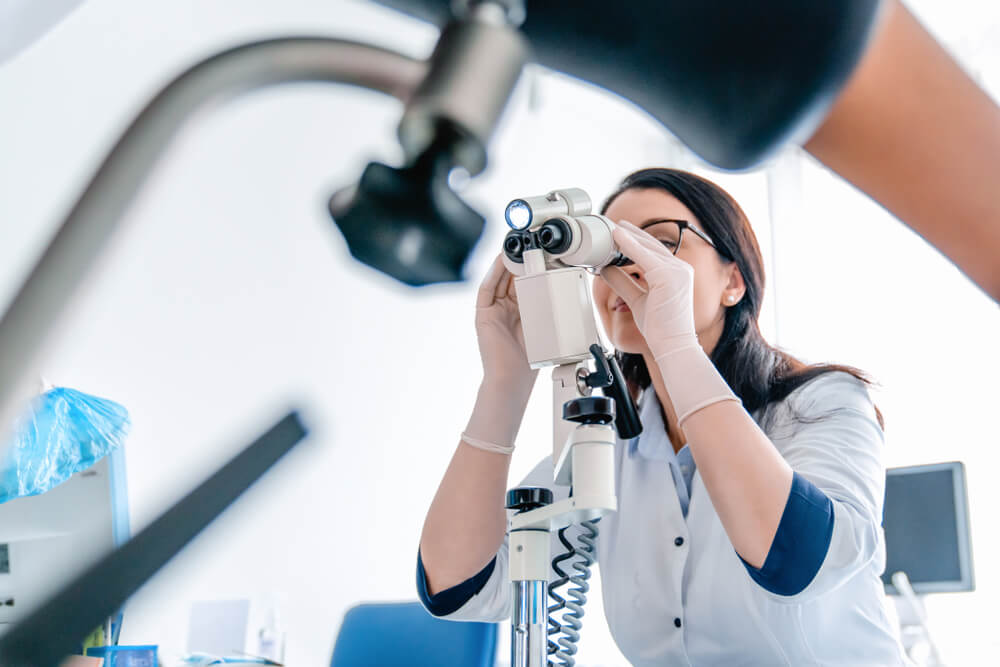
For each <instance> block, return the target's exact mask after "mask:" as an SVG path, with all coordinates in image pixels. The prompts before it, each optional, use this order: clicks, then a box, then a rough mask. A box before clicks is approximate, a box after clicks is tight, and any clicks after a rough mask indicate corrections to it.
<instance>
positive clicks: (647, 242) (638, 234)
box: [617, 220, 673, 257]
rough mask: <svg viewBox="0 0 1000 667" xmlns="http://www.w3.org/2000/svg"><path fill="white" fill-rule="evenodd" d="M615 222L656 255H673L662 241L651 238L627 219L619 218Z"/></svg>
mask: <svg viewBox="0 0 1000 667" xmlns="http://www.w3.org/2000/svg"><path fill="white" fill-rule="evenodd" d="M617 224H618V226H619V227H621V228H622V229H624V230H625V231H627V232H629V233H630V234H631V235H632V238H634V239H636V240H638V241H639V242H640V243H642V244H643V245H644V246H646V247H647V248H649V249H650V250H651V251H653V252H654V253H656V254H657V255H659V256H661V257H665V256H667V255H670V256H673V253H672V252H670V251H669V250H667V249H666V248H665V247H664V246H663V243H661V242H660V241H659V240H657V239H655V238H653V236H652V235H651V234H650V233H649V232H647V231H646V230H644V229H639V228H638V227H636V226H635V225H633V224H632V223H631V222H629V221H628V220H621V221H619V222H618V223H617Z"/></svg>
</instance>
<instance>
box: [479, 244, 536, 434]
mask: <svg viewBox="0 0 1000 667" xmlns="http://www.w3.org/2000/svg"><path fill="white" fill-rule="evenodd" d="M476 336H477V338H478V341H479V356H480V358H481V360H482V362H483V383H482V385H481V386H480V389H479V397H478V400H477V401H476V407H475V409H474V410H473V413H472V417H471V418H470V419H469V424H468V426H467V427H466V429H465V433H463V434H462V436H463V438H462V439H463V440H465V442H467V443H468V444H470V445H472V446H474V447H478V448H480V449H485V450H487V451H494V452H499V453H504V454H509V453H510V452H512V451H513V450H514V439H515V437H516V436H517V430H518V428H520V425H521V419H522V418H523V417H524V409H525V407H526V406H527V403H528V398H529V397H530V396H531V389H532V387H533V386H534V384H535V378H536V377H537V376H538V371H537V370H532V368H531V366H530V365H529V364H528V354H527V352H526V350H525V346H524V330H523V328H522V327H521V312H520V310H518V305H517V292H516V291H515V289H514V276H513V275H512V274H511V273H510V271H508V270H507V267H505V266H504V264H503V259H502V256H501V255H497V258H496V260H495V261H494V262H493V265H492V266H491V267H490V270H489V272H488V273H487V274H486V277H485V278H484V279H483V282H482V284H481V285H480V286H479V294H478V295H477V297H476Z"/></svg>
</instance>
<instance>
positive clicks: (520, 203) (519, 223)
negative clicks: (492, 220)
mask: <svg viewBox="0 0 1000 667" xmlns="http://www.w3.org/2000/svg"><path fill="white" fill-rule="evenodd" d="M504 216H505V217H506V218H507V225H508V226H509V227H510V228H511V229H517V230H519V231H520V230H522V229H527V228H528V227H529V226H530V225H531V207H530V206H528V203H527V202H526V201H524V200H523V199H515V200H514V201H512V202H511V203H509V204H507V210H506V212H505V213H504Z"/></svg>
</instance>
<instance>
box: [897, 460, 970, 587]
mask: <svg viewBox="0 0 1000 667" xmlns="http://www.w3.org/2000/svg"><path fill="white" fill-rule="evenodd" d="M882 526H883V527H884V529H885V546H886V567H885V572H884V573H883V574H882V582H883V583H884V584H885V590H886V593H888V594H890V595H897V594H898V592H897V591H896V588H895V587H894V586H893V585H892V581H891V578H892V575H893V573H895V572H899V571H902V572H905V573H906V576H907V577H908V578H909V580H910V583H911V585H912V586H913V591H914V592H915V593H917V594H921V593H941V592H959V591H971V590H974V589H975V581H974V578H973V568H972V544H971V541H970V537H969V509H968V502H967V499H966V490H965V466H963V465H962V463H961V462H959V461H953V462H950V463H935V464H932V465H919V466H909V467H906V468H890V469H889V470H887V471H886V484H885V510H884V512H883V515H882Z"/></svg>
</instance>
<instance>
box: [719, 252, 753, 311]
mask: <svg viewBox="0 0 1000 667" xmlns="http://www.w3.org/2000/svg"><path fill="white" fill-rule="evenodd" d="M726 272H727V273H728V274H729V280H728V282H727V283H726V288H725V290H724V291H723V293H722V302H723V304H725V305H727V306H732V305H734V304H737V303H739V302H740V300H741V299H742V298H743V295H744V294H746V291H747V285H746V283H745V282H744V281H743V273H742V272H741V271H740V267H739V266H737V265H736V262H730V263H729V264H728V265H726Z"/></svg>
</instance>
